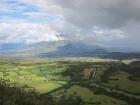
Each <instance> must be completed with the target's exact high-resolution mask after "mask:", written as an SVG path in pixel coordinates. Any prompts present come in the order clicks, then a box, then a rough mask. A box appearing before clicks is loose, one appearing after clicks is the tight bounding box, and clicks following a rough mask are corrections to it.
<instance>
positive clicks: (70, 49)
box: [0, 41, 140, 59]
mask: <svg viewBox="0 0 140 105" xmlns="http://www.w3.org/2000/svg"><path fill="white" fill-rule="evenodd" d="M106 49H107V48H104V47H101V46H98V45H90V44H86V43H83V42H73V41H50V42H45V41H44V42H38V43H34V44H23V43H6V44H0V56H3V55H5V56H20V57H21V56H26V55H28V56H35V57H67V56H74V57H102V58H115V59H130V58H134V59H135V58H138V59H140V53H139V52H119V51H118V52H116V51H115V50H111V51H110V50H108V49H107V50H106ZM114 49H115V48H114Z"/></svg>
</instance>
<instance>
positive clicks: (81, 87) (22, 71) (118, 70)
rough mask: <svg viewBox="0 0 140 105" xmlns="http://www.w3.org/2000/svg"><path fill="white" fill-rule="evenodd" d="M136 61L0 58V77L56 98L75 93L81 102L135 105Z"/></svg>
mask: <svg viewBox="0 0 140 105" xmlns="http://www.w3.org/2000/svg"><path fill="white" fill-rule="evenodd" d="M139 63H140V62H139V61H131V62H130V61H129V63H126V62H123V61H122V62H121V61H118V60H113V59H99V58H78V57H77V58H56V59H55V58H52V59H51V58H48V59H47V58H45V59H39V58H33V59H2V58H1V59H0V78H3V79H6V80H10V82H11V83H14V84H16V86H17V87H22V86H25V87H29V88H32V89H35V91H37V92H38V93H39V94H50V95H52V96H54V97H56V96H57V97H56V98H61V97H73V96H78V97H80V98H81V99H82V100H83V101H84V103H85V105H94V104H95V105H138V103H139V101H140V88H139V87H140V84H139V83H140V75H139V73H140V71H139V70H140V66H139ZM132 70H133V73H132ZM129 99H131V100H129Z"/></svg>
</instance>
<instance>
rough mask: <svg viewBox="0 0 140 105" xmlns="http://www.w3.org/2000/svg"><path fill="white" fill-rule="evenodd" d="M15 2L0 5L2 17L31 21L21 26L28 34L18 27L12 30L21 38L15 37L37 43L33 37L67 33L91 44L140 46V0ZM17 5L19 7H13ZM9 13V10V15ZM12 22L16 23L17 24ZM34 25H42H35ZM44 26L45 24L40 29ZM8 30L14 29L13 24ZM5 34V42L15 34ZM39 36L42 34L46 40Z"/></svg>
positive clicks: (29, 0) (69, 36)
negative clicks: (18, 29) (24, 26)
mask: <svg viewBox="0 0 140 105" xmlns="http://www.w3.org/2000/svg"><path fill="white" fill-rule="evenodd" d="M8 1H9V0H8ZM11 1H15V2H14V3H13V2H12V3H11V4H10V3H8V2H5V3H1V4H0V11H2V12H4V13H3V14H2V12H0V14H1V15H0V17H1V18H2V17H3V19H6V18H8V19H9V20H10V21H13V20H14V21H15V20H16V21H17V22H16V23H15V24H17V25H19V24H20V25H21V23H22V24H24V22H25V24H26V23H28V25H27V24H26V25H27V26H26V27H28V28H22V29H21V30H23V32H22V31H21V33H22V34H23V33H24V35H19V34H20V33H19V32H18V31H17V30H14V31H13V32H12V33H15V34H14V35H15V37H17V38H15V39H18V40H20V41H23V42H30V43H31V42H36V40H33V39H36V38H37V39H40V40H38V41H43V40H44V41H50V40H54V39H59V38H60V37H59V38H54V36H55V37H58V36H57V35H58V34H63V36H64V37H65V38H67V39H69V40H80V41H84V42H86V43H90V44H95V43H96V44H99V45H105V46H111V47H134V48H136V49H140V46H139V41H140V35H139V33H140V30H139V28H140V14H139V11H140V1H139V0H105V1H103V0H11ZM13 4H14V5H18V6H16V8H13ZM7 5H8V6H7ZM9 5H12V6H11V7H10V6H9ZM6 6H7V8H8V9H7V8H6ZM9 7H10V8H9ZM6 12H8V13H7V14H6ZM15 12H16V14H15ZM0 24H4V21H1V23H0ZM8 24H11V26H12V24H13V23H8ZM34 24H35V26H37V27H38V28H33V27H34ZM40 25H41V26H43V27H41V28H40ZM21 26H23V25H21ZM6 29H7V30H10V27H8V28H5V30H6ZM10 33H11V32H10V31H9V34H10ZM31 33H34V34H31ZM4 34H6V33H3V31H1V34H0V38H1V41H4V39H5V42H6V40H8V38H9V37H12V35H8V31H7V36H6V35H4ZM25 34H26V35H25ZM23 36H24V37H23ZM25 36H26V38H25ZM38 37H42V39H41V38H38ZM49 37H50V38H49ZM2 38H3V39H2ZM47 38H48V39H49V40H48V39H47ZM60 39H61V38H60ZM10 40H12V38H11V39H9V41H10ZM29 40H30V41H29Z"/></svg>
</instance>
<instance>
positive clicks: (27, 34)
mask: <svg viewBox="0 0 140 105" xmlns="http://www.w3.org/2000/svg"><path fill="white" fill-rule="evenodd" d="M58 34H59V33H58V32H56V31H54V30H53V29H52V28H51V27H50V26H49V25H48V24H38V23H27V22H3V23H1V25H0V36H1V37H2V38H1V39H0V42H4V43H8V42H25V43H35V42H40V41H58V40H63V38H62V37H60V36H58Z"/></svg>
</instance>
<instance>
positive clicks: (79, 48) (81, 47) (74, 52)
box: [45, 42, 107, 56]
mask: <svg viewBox="0 0 140 105" xmlns="http://www.w3.org/2000/svg"><path fill="white" fill-rule="evenodd" d="M104 53H107V50H105V49H103V48H101V47H99V46H95V45H89V44H85V43H82V42H66V43H65V44H64V45H63V46H59V47H58V48H57V49H56V50H55V51H53V52H49V53H47V54H45V55H46V56H94V55H96V54H104Z"/></svg>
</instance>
